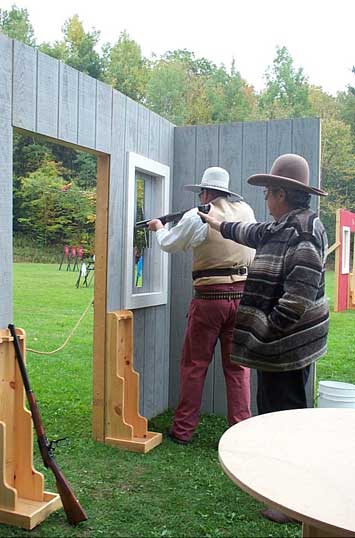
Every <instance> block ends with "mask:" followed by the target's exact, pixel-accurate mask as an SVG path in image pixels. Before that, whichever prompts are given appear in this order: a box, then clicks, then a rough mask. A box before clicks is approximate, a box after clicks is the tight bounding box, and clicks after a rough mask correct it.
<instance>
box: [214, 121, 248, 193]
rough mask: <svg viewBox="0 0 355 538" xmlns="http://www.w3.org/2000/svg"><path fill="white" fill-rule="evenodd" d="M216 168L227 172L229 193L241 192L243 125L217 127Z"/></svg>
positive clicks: (233, 124)
mask: <svg viewBox="0 0 355 538" xmlns="http://www.w3.org/2000/svg"><path fill="white" fill-rule="evenodd" d="M218 145H219V154H218V166H221V167H222V168H225V169H226V170H227V171H228V172H229V176H230V184H229V188H230V190H231V191H233V192H236V193H238V194H241V191H242V181H243V179H244V178H242V154H243V124H242V123H230V124H224V125H220V127H219V141H218Z"/></svg>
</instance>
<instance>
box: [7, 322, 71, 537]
mask: <svg viewBox="0 0 355 538" xmlns="http://www.w3.org/2000/svg"><path fill="white" fill-rule="evenodd" d="M17 331H18V333H19V339H20V345H21V348H22V353H23V354H24V356H25V333H24V331H22V330H21V329H17ZM12 341H13V338H12V336H11V335H10V332H9V331H8V330H7V329H2V330H0V402H1V403H0V522H1V523H7V524H9V525H15V526H17V527H22V528H24V529H27V530H31V529H33V528H34V527H35V526H36V525H38V524H39V523H40V522H41V521H43V520H44V519H46V517H48V516H49V514H51V513H52V512H53V511H54V510H57V509H58V508H60V507H61V506H62V503H61V500H60V497H59V495H58V494H57V493H48V492H46V491H44V479H43V475H42V474H41V473H39V472H37V471H35V470H34V468H33V463H32V460H33V429H32V418H31V413H30V412H29V411H28V410H27V409H26V407H25V391H24V388H23V383H22V379H21V373H20V371H19V368H18V365H17V361H16V357H15V350H14V346H13V343H12Z"/></svg>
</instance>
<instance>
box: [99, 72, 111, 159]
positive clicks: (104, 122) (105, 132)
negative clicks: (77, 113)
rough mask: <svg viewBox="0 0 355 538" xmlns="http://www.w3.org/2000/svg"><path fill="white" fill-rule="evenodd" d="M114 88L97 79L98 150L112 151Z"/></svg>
mask: <svg viewBox="0 0 355 538" xmlns="http://www.w3.org/2000/svg"><path fill="white" fill-rule="evenodd" d="M111 122H112V88H111V86H108V85H107V84H104V83H103V82H100V81H99V80H98V81H97V99H96V141H95V148H96V150H97V151H103V152H105V153H110V152H111Z"/></svg>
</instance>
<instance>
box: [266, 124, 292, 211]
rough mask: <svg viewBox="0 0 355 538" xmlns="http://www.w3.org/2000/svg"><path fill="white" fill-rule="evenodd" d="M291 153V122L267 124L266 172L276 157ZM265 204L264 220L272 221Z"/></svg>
mask: <svg viewBox="0 0 355 538" xmlns="http://www.w3.org/2000/svg"><path fill="white" fill-rule="evenodd" d="M291 151H292V120H273V121H269V122H268V123H267V146H266V171H267V172H270V170H271V167H272V164H273V162H274V161H275V159H276V158H277V157H279V156H280V155H283V154H284V153H291ZM264 204H265V219H266V220H270V221H271V220H272V216H271V215H270V214H269V211H268V208H267V202H266V201H264Z"/></svg>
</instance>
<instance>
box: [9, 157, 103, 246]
mask: <svg viewBox="0 0 355 538" xmlns="http://www.w3.org/2000/svg"><path fill="white" fill-rule="evenodd" d="M19 181H20V189H19V192H18V196H19V200H20V203H19V211H20V214H21V217H19V218H18V226H19V231H20V232H21V233H22V234H25V235H26V234H27V235H29V236H30V235H32V234H33V235H34V236H35V237H36V239H37V241H38V242H39V243H40V244H43V245H45V246H46V245H48V244H51V243H54V244H55V243H57V244H60V243H61V242H68V241H69V242H74V244H79V243H85V242H88V241H89V240H90V239H89V238H90V236H92V235H93V226H94V221H95V219H94V217H93V215H94V198H93V196H92V195H90V193H89V192H85V193H82V192H81V191H80V189H79V187H77V186H76V185H75V184H69V185H68V184H67V185H66V184H65V182H64V181H63V178H62V174H61V168H60V165H58V164H57V163H55V162H53V161H46V162H44V163H43V164H42V165H41V166H40V167H39V168H38V169H37V170H36V171H34V172H31V173H30V174H29V175H28V176H26V177H23V178H20V180H19Z"/></svg>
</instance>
